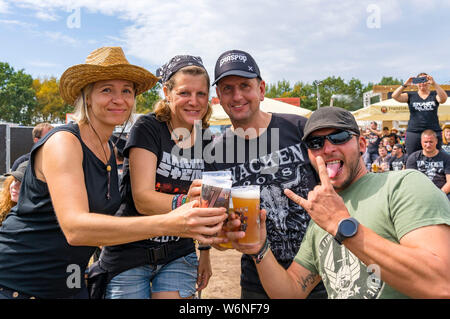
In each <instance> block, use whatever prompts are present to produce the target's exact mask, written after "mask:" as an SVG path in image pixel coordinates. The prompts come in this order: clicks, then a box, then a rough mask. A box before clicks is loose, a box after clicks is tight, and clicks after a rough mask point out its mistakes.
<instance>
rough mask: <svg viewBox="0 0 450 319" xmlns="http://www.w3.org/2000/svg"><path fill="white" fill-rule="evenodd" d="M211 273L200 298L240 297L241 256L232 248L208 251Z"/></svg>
mask: <svg viewBox="0 0 450 319" xmlns="http://www.w3.org/2000/svg"><path fill="white" fill-rule="evenodd" d="M210 256H211V267H212V272H213V275H212V277H211V279H210V280H209V284H208V286H207V287H206V288H205V289H203V291H202V293H201V298H202V299H239V298H240V297H241V286H240V284H239V283H240V279H241V256H242V253H239V252H237V251H236V250H234V249H228V250H225V251H219V250H217V249H214V248H212V249H211V252H210Z"/></svg>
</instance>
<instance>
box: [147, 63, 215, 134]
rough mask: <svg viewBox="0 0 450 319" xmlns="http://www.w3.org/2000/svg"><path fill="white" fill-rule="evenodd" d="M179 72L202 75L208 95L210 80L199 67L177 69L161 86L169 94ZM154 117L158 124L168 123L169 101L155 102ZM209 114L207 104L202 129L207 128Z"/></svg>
mask: <svg viewBox="0 0 450 319" xmlns="http://www.w3.org/2000/svg"><path fill="white" fill-rule="evenodd" d="M179 72H181V73H182V74H189V75H203V76H204V77H205V79H206V86H207V88H208V93H209V87H210V85H211V84H210V79H209V75H208V72H206V70H205V69H204V68H201V67H199V66H195V65H194V66H187V67H184V68H181V69H179V70H178V71H177V72H176V73H175V74H174V75H173V76H172V77H171V78H170V79H169V80H167V81H166V82H165V83H164V84H163V86H164V87H166V88H167V90H168V91H169V92H171V91H172V90H173V88H174V87H175V85H176V75H177V74H178V73H179ZM154 112H155V115H156V119H157V120H158V121H160V122H169V121H170V114H171V111H170V104H169V101H167V99H165V98H164V99H160V100H159V101H158V102H156V104H155V111H154ZM211 114H212V107H211V103H210V102H208V106H207V109H206V113H205V115H204V116H203V118H202V127H203V128H207V127H209V119H210V118H211Z"/></svg>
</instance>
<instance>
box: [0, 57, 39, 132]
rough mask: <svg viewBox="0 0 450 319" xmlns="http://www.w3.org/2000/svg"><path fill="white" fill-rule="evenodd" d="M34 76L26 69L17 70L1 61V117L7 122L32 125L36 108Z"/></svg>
mask: <svg viewBox="0 0 450 319" xmlns="http://www.w3.org/2000/svg"><path fill="white" fill-rule="evenodd" d="M32 85H33V78H32V77H31V75H29V74H26V73H25V72H24V70H19V71H15V70H14V68H13V67H11V66H10V65H9V64H8V63H6V62H0V119H1V120H3V121H5V122H12V123H18V124H22V125H31V124H32V123H33V114H34V112H35V108H36V96H35V92H34V90H33V86H32Z"/></svg>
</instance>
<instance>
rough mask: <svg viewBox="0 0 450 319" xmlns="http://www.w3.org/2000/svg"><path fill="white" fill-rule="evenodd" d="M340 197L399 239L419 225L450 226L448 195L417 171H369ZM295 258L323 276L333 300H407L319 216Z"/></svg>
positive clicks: (384, 233)
mask: <svg viewBox="0 0 450 319" xmlns="http://www.w3.org/2000/svg"><path fill="white" fill-rule="evenodd" d="M339 195H340V196H341V197H342V198H343V200H344V203H345V206H346V207H347V209H348V211H349V213H350V215H351V216H352V217H355V218H356V219H357V220H358V221H359V222H360V223H361V224H362V225H364V226H365V227H368V228H370V229H371V230H373V231H374V232H376V233H377V234H378V235H380V236H381V237H384V238H386V239H388V240H390V241H392V242H395V243H399V242H400V239H401V238H402V237H403V236H404V235H405V234H407V233H408V232H410V231H412V230H414V229H416V228H419V227H423V226H429V225H438V224H447V225H450V202H449V200H448V199H447V196H446V195H445V194H444V192H442V191H441V190H440V189H438V188H437V187H436V186H435V185H434V184H433V183H432V182H431V181H430V180H429V179H428V178H427V177H426V176H425V175H424V174H422V173H420V172H418V171H415V170H403V171H394V172H388V173H381V174H380V173H378V174H375V173H368V174H366V175H364V176H363V177H361V178H360V179H359V180H358V181H356V182H355V183H353V184H352V185H350V186H349V187H348V188H347V189H345V190H344V191H342V192H340V193H339ZM295 261H296V262H297V263H299V264H300V265H302V266H303V267H305V268H307V269H308V270H310V271H311V272H313V273H316V274H319V275H320V276H321V277H322V280H323V283H324V285H325V287H326V289H327V293H328V297H329V298H333V299H334V298H343V299H349V298H370V299H372V298H407V296H405V295H404V294H402V293H400V292H398V291H396V290H394V289H393V288H392V287H390V286H389V285H388V284H386V283H385V282H383V281H381V280H380V279H379V278H380V268H379V267H378V266H377V265H369V267H367V266H366V265H364V264H363V263H362V262H361V261H360V260H359V259H358V258H357V257H356V256H355V255H354V254H353V253H352V252H351V251H350V250H348V249H347V248H345V246H344V245H339V244H338V243H337V242H336V241H335V240H334V238H333V236H331V235H330V234H329V233H327V232H326V231H325V230H323V229H322V228H320V227H319V226H317V224H315V223H314V222H313V220H311V222H310V224H309V227H308V229H307V232H306V235H305V237H304V238H303V242H302V244H301V246H300V250H299V252H298V254H297V256H296V257H295Z"/></svg>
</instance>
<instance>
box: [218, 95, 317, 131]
mask: <svg viewBox="0 0 450 319" xmlns="http://www.w3.org/2000/svg"><path fill="white" fill-rule="evenodd" d="M260 108H261V110H262V111H264V112H268V113H288V114H297V115H301V116H304V117H309V115H311V111H310V110H308V109H304V108H301V107H298V106H295V105H291V104H288V103H284V102H281V101H277V100H274V99H270V98H267V97H265V98H264V101H262V102H261V104H260ZM212 109H213V112H212V115H211V119H210V120H209V122H210V124H211V125H228V124H231V122H230V118H229V117H228V115H227V113H225V111H224V110H223V108H222V106H221V105H220V104H213V105H212Z"/></svg>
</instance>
